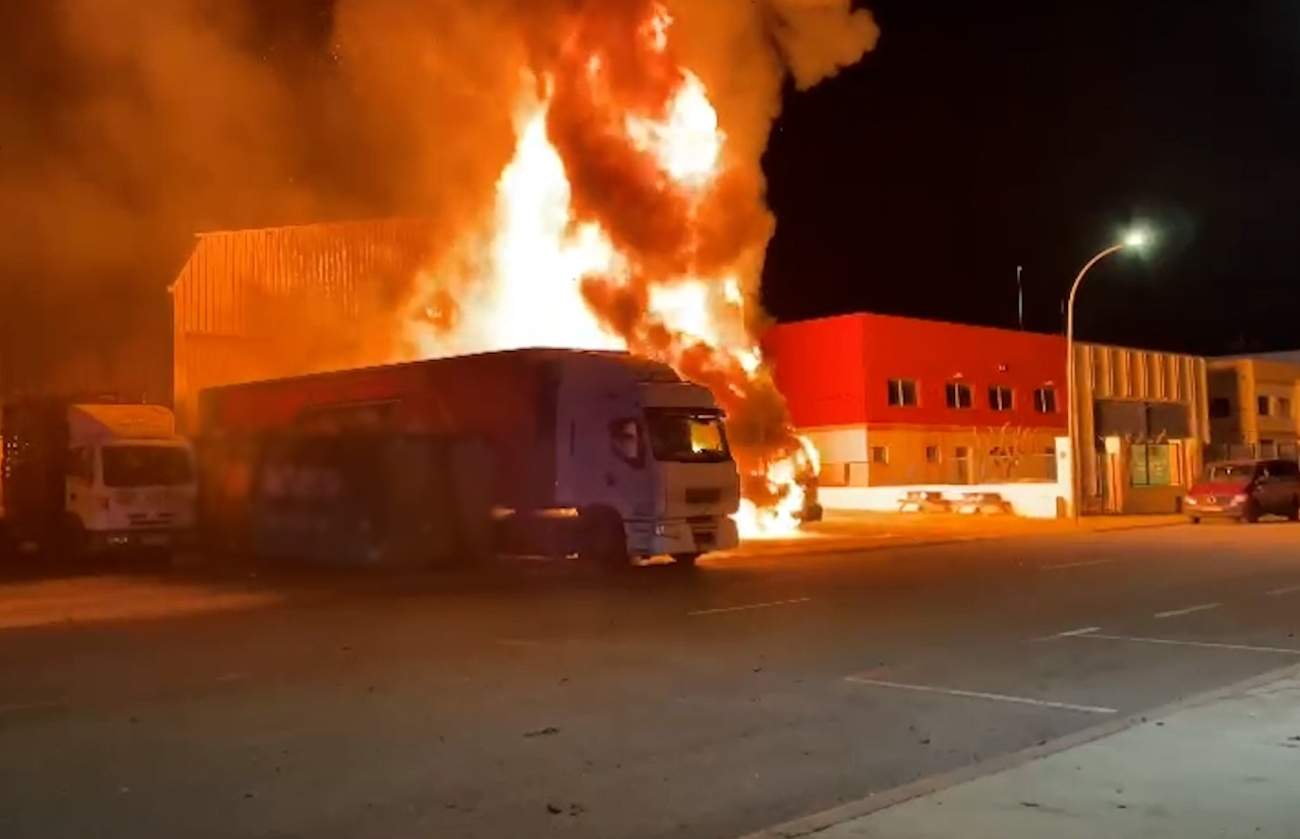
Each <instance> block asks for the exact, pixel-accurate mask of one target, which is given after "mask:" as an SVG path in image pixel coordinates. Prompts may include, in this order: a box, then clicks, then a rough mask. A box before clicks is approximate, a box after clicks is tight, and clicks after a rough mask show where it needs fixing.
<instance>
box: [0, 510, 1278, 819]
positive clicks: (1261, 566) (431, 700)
mask: <svg viewBox="0 0 1300 839" xmlns="http://www.w3.org/2000/svg"><path fill="white" fill-rule="evenodd" d="M105 600H112V601H113V602H115V603H119V604H125V606H124V608H122V609H118V610H117V611H113V610H112V609H110V610H109V611H108V612H102V613H100V612H95V611H94V609H93V608H91V607H98V608H103V607H104V606H105V603H104V601H105ZM137 601H138V603H139V604H140V611H139V612H138V613H133V612H132V605H131V604H133V603H136V602H137ZM205 602H207V603H210V604H216V605H213V606H212V607H211V608H204V607H203V604H204V603H205ZM195 604H198V605H197V606H196V605H195ZM146 605H147V606H148V608H146ZM173 606H174V607H175V608H172V607H173ZM83 608H84V609H86V610H87V614H100V615H101V616H106V617H108V616H111V617H113V618H114V620H112V621H98V620H93V621H88V622H81V623H66V622H64V619H65V618H66V617H69V616H75V614H74V615H70V614H69V612H68V610H69V609H72V610H73V612H76V610H77V609H83ZM45 618H48V620H47V619H45ZM1297 631H1300V526H1297V525H1291V524H1286V523H1278V524H1265V525H1259V526H1254V527H1238V526H1231V525H1224V526H1201V527H1191V526H1182V527H1173V528H1161V529H1151V530H1135V531H1124V532H1116V533H1105V534H1086V535H1068V536H1067V535H1051V536H1030V537H1017V538H1012V539H1005V540H999V541H991V542H975V543H967V544H951V545H945V546H932V547H916V548H911V549H907V548H902V549H889V550H877V551H872V552H866V553H858V554H853V553H835V554H826V555H815V554H809V555H803V556H788V555H787V556H780V557H775V556H749V557H745V556H741V557H733V558H728V559H725V560H720V561H712V562H710V561H707V560H706V561H704V562H702V563H701V566H700V567H699V568H698V569H697V570H696V571H695V572H694V573H682V572H680V571H676V570H672V569H669V568H647V569H638V570H637V571H635V572H632V573H628V574H624V575H620V576H616V577H612V578H611V577H602V576H599V575H596V574H591V573H585V572H578V571H573V570H571V569H558V568H522V569H519V570H518V572H517V573H515V574H513V575H509V576H503V575H488V576H482V577H463V576H462V577H456V578H450V577H423V578H411V577H406V578H377V577H371V576H360V575H346V574H345V575H336V576H333V575H331V576H324V577H321V578H315V577H313V578H312V579H310V580H306V579H299V578H295V577H291V578H289V579H288V580H283V579H281V580H277V581H264V580H263V579H261V578H258V579H230V580H225V581H217V582H209V583H200V582H198V581H196V580H194V579H192V578H190V577H186V576H184V575H180V576H172V577H168V578H164V579H163V580H162V581H160V582H154V581H150V580H148V579H144V578H141V579H139V580H128V581H126V582H123V581H121V580H113V581H104V580H101V579H98V578H86V579H82V580H72V581H65V582H59V583H57V584H39V585H29V584H8V585H0V836H4V837H7V838H8V839H19V837H42V839H49V838H50V837H78V839H81V838H82V837H173V836H187V837H206V836H211V837H289V836H302V837H408V836H420V837H523V836H551V835H556V836H577V837H661V836H664V837H667V836H672V837H735V836H739V835H742V834H745V833H747V832H749V831H753V830H757V829H760V828H763V827H767V826H769V825H772V824H775V823H778V822H782V821H785V820H788V819H792V818H795V817H798V816H801V815H805V814H807V813H810V812H813V811H817V810H821V809H824V808H827V807H832V806H835V805H837V804H839V803H841V802H844V801H848V800H852V799H857V798H860V797H862V796H865V795H867V794H869V793H872V792H879V791H883V790H886V789H889V788H892V787H895V786H898V785H901V784H904V783H907V782H910V781H914V780H916V779H918V778H922V777H926V776H930V775H932V774H935V773H940V772H944V771H947V770H951V769H954V768H958V767H962V766H965V765H968V764H971V763H973V762H977V761H980V760H982V759H985V758H989V757H992V756H995V755H999V754H1004V753H1007V752H1011V751H1014V750H1018V749H1021V748H1025V747H1028V746H1033V745H1036V744H1038V743H1041V742H1044V741H1048V740H1051V739H1052V738H1056V737H1059V736H1062V735H1065V734H1068V733H1071V732H1075V731H1078V730H1080V729H1083V728H1085V727H1089V726H1093V725H1096V724H1098V723H1099V722H1104V721H1105V720H1108V719H1114V718H1115V717H1116V715H1124V714H1130V713H1134V712H1140V711H1143V710H1145V709H1149V708H1154V707H1156V706H1159V705H1162V704H1165V703H1168V702H1171V701H1175V700H1177V699H1179V698H1181V697H1184V696H1187V695H1190V694H1194V693H1197V692H1201V691H1205V690H1209V689H1212V688H1215V687H1218V686H1222V685H1225V684H1229V683H1232V682H1235V681H1237V680H1240V679H1243V678H1246V677H1249V676H1252V675H1256V674H1259V673H1263V672H1265V671H1268V670H1270V669H1273V668H1276V667H1279V666H1281V665H1285V664H1288V663H1293V662H1295V661H1298V660H1300V639H1297V638H1296V637H1295V635H1296V633H1297ZM1062 633H1073V634H1064V635H1063V634H1062ZM1206 759H1207V760H1212V759H1213V756H1212V755H1209V754H1207V755H1206Z"/></svg>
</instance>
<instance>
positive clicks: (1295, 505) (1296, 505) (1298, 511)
mask: <svg viewBox="0 0 1300 839" xmlns="http://www.w3.org/2000/svg"><path fill="white" fill-rule="evenodd" d="M1286 517H1287V518H1289V519H1290V520H1291V521H1300V498H1292V499H1291V509H1290V510H1289V511H1287V514H1286Z"/></svg>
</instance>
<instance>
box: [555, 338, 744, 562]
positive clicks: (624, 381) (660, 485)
mask: <svg viewBox="0 0 1300 839" xmlns="http://www.w3.org/2000/svg"><path fill="white" fill-rule="evenodd" d="M604 361H605V363H603V364H600V365H587V364H583V363H581V361H580V360H575V363H574V364H573V365H572V366H571V367H568V369H565V371H564V372H565V375H563V377H562V379H561V385H560V390H559V398H558V403H559V410H558V416H557V423H556V426H557V427H556V433H557V437H559V439H558V440H557V446H556V450H557V452H559V453H560V457H559V458H558V461H559V462H558V463H557V469H556V476H557V484H558V492H557V496H558V497H559V498H561V499H563V498H570V499H574V501H575V504H577V505H580V506H581V507H582V508H585V509H590V508H591V507H592V506H593V502H597V501H598V502H599V506H603V507H605V508H608V509H610V510H612V511H614V512H617V514H618V517H619V518H620V519H621V521H622V526H623V528H624V532H625V534H626V549H627V552H628V554H629V555H632V556H656V555H670V556H673V557H674V558H676V559H677V560H678V561H679V562H688V563H689V562H693V561H694V559H695V557H697V556H699V555H700V554H702V553H708V552H710V551H717V550H726V549H729V548H733V547H735V546H736V545H737V544H738V543H739V538H738V534H737V530H736V523H735V521H734V520H733V519H732V518H731V515H732V514H733V513H735V512H736V510H737V508H738V506H739V503H740V478H739V475H738V474H737V471H736V464H735V461H734V460H733V459H732V455H731V450H730V448H729V447H728V444H727V434H726V429H725V425H724V416H723V413H722V411H721V409H719V408H718V405H717V403H716V402H715V401H714V399H713V395H712V394H711V393H709V391H708V390H707V389H706V388H703V387H700V386H699V385H696V384H692V383H689V382H684V381H682V380H681V379H680V378H678V376H677V375H676V374H675V373H673V372H672V370H671V369H669V368H667V367H665V366H663V365H661V364H656V363H653V362H647V361H643V360H639V359H635V358H634V357H631V356H622V357H621V358H618V359H617V363H613V364H611V363H609V361H610V359H608V358H607V359H604ZM611 518H612V516H611Z"/></svg>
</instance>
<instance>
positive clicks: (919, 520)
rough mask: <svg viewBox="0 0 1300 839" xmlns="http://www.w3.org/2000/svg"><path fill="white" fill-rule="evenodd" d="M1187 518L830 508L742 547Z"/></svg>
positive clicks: (1094, 527)
mask: <svg viewBox="0 0 1300 839" xmlns="http://www.w3.org/2000/svg"><path fill="white" fill-rule="evenodd" d="M1186 523H1187V519H1186V518H1184V517H1183V516H1175V515H1168V516H1164V515H1160V516H1086V517H1084V518H1082V519H1080V521H1079V523H1078V524H1077V525H1076V524H1075V523H1074V522H1073V521H1068V520H1064V521H1056V520H1044V519H1024V518H1019V517H1017V516H960V515H956V514H952V513H933V514H930V513H869V512H848V511H827V513H826V519H825V520H824V521H820V522H816V523H814V524H809V525H806V526H805V527H804V528H802V529H801V530H800V532H799V534H798V535H797V536H793V537H788V538H786V537H781V538H772V539H755V540H751V541H746V542H745V544H744V545H743V546H742V547H741V548H740V549H739V550H738V551H737V553H741V554H746V555H754V554H787V553H808V552H816V553H828V552H849V551H865V550H879V549H882V548H903V547H914V546H922V545H934V544H944V543H948V542H967V541H977V540H985V539H1006V538H1011V537H1015V536H1048V535H1069V534H1080V533H1104V532H1108V531H1115V530H1131V529H1137V528H1149V527H1171V526H1174V525H1180V524H1186ZM729 553H730V552H729Z"/></svg>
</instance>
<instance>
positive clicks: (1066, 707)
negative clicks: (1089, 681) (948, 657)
mask: <svg viewBox="0 0 1300 839" xmlns="http://www.w3.org/2000/svg"><path fill="white" fill-rule="evenodd" d="M845 681H849V682H853V683H854V684H857V685H870V686H872V687H880V688H894V689H896V690H912V691H918V692H920V693H938V694H942V695H944V696H960V697H963V698H965V699H988V700H991V701H993V702H1011V703H1014V704H1016V705H1035V706H1037V707H1039V708H1056V709H1058V710H1062V711H1081V712H1083V713H1085V714H1117V713H1119V712H1118V711H1116V710H1115V709H1114V708H1106V707H1103V706H1100V705H1075V704H1074V703H1072V702H1051V701H1049V700H1046V699H1031V698H1029V697H1028V696H1008V695H1007V694H1005V693H984V692H983V691H978V690H958V689H957V688H943V687H935V686H933V685H909V684H904V683H902V682H886V681H882V680H880V679H865V678H863V677H861V676H846V677H845Z"/></svg>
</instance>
